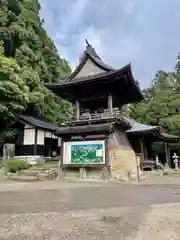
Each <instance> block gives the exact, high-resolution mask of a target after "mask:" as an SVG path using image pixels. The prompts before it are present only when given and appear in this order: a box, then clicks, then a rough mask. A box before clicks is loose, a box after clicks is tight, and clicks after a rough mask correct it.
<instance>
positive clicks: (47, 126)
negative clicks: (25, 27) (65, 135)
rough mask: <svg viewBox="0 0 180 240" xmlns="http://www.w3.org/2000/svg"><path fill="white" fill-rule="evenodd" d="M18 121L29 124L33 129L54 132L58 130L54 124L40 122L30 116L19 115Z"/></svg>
mask: <svg viewBox="0 0 180 240" xmlns="http://www.w3.org/2000/svg"><path fill="white" fill-rule="evenodd" d="M18 119H19V120H20V121H23V122H26V123H29V124H31V125H33V126H35V127H39V128H42V129H46V130H50V131H56V129H57V128H58V127H57V126H56V125H55V124H52V123H49V122H46V121H42V120H40V119H38V118H35V117H32V116H27V115H19V116H18Z"/></svg>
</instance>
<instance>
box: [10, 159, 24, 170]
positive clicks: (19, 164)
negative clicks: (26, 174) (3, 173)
mask: <svg viewBox="0 0 180 240" xmlns="http://www.w3.org/2000/svg"><path fill="white" fill-rule="evenodd" d="M6 168H7V171H8V172H11V173H16V172H17V171H20V170H23V169H26V168H27V163H26V161H25V160H24V159H12V160H8V161H7V163H6Z"/></svg>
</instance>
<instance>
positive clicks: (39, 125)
mask: <svg viewBox="0 0 180 240" xmlns="http://www.w3.org/2000/svg"><path fill="white" fill-rule="evenodd" d="M13 127H14V128H15V129H16V132H17V133H16V135H15V136H14V139H13V140H12V141H10V142H8V143H13V144H14V145H15V156H33V155H36V156H43V157H56V156H59V155H60V150H61V148H60V139H59V138H58V137H57V136H55V135H54V133H55V132H56V130H57V126H56V125H54V124H51V123H48V122H45V121H42V120H40V119H37V118H35V117H32V116H24V115H20V116H18V117H17V120H16V122H15V124H14V126H13ZM2 154H3V143H2V144H1V155H2Z"/></svg>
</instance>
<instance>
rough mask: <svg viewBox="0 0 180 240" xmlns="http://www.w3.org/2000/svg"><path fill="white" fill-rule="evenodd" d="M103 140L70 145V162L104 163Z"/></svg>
mask: <svg viewBox="0 0 180 240" xmlns="http://www.w3.org/2000/svg"><path fill="white" fill-rule="evenodd" d="M104 163H105V153H104V142H103V141H99V142H98V141H97V143H82V142H79V143H76V144H73V145H71V164H104Z"/></svg>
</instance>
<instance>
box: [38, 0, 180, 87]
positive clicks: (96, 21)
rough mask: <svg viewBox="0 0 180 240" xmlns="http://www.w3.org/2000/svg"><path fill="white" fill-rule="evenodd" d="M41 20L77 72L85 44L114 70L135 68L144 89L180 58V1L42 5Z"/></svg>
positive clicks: (65, 0) (88, 0) (52, 0)
mask: <svg viewBox="0 0 180 240" xmlns="http://www.w3.org/2000/svg"><path fill="white" fill-rule="evenodd" d="M40 2H41V12H40V15H41V17H42V18H43V19H44V21H45V23H44V25H45V28H46V30H47V32H48V34H49V36H50V37H51V38H52V39H53V40H54V42H55V44H56V47H57V49H58V52H59V54H60V56H61V57H64V58H65V59H66V60H68V61H69V62H70V64H71V66H72V69H74V68H75V67H76V66H77V64H78V62H79V58H80V57H81V55H82V53H83V51H84V49H85V45H86V44H85V39H86V38H87V39H88V41H89V43H90V44H91V45H92V46H93V47H94V48H95V49H96V51H97V53H98V54H99V56H100V57H101V59H103V61H104V62H106V63H107V64H109V65H111V66H112V67H114V68H120V67H122V66H123V65H126V64H128V63H131V64H132V70H133V74H134V77H135V79H137V80H138V81H139V82H140V86H141V88H147V87H150V85H151V81H152V79H153V78H154V76H155V73H156V72H157V71H158V70H165V71H172V70H173V69H174V67H175V64H176V59H177V55H178V53H179V52H180V31H179V24H180V0H40Z"/></svg>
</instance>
